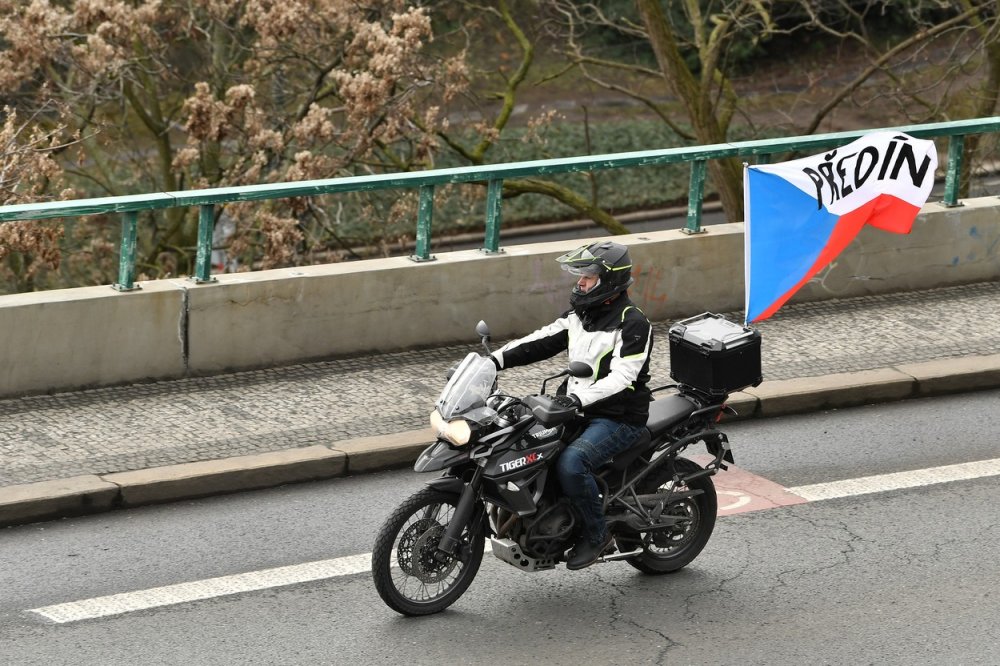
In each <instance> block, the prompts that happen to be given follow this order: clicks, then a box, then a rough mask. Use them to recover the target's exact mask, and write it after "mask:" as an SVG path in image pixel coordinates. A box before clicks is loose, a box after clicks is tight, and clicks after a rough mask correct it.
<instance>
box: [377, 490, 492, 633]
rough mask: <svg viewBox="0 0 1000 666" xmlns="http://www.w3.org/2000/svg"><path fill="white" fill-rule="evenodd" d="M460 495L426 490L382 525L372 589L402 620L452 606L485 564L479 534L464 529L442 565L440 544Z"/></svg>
mask: <svg viewBox="0 0 1000 666" xmlns="http://www.w3.org/2000/svg"><path fill="white" fill-rule="evenodd" d="M457 505H458V495H456V494H454V493H447V492H444V491H441V490H436V489H434V488H424V489H423V490H421V491H419V492H417V493H416V494H414V495H413V496H412V497H410V498H409V499H408V500H406V501H405V502H403V504H402V505H400V506H399V508H397V509H396V510H395V511H393V512H392V514H391V515H390V516H389V517H388V518H387V519H386V521H385V523H384V524H383V525H382V527H381V529H379V531H378V536H377V537H376V538H375V547H374V548H373V549H372V577H373V578H374V579H375V589H376V590H378V594H379V596H380V597H382V601H384V602H385V603H386V605H387V606H389V608H391V609H393V610H394V611H397V612H399V613H402V614H403V615H430V614H431V613H438V612H440V611H442V610H444V609H445V608H447V607H448V606H450V605H452V604H453V603H455V601H457V600H458V598H459V597H461V596H462V594H464V593H465V590H466V589H468V587H469V585H470V584H471V583H472V579H473V578H475V577H476V572H478V571H479V565H480V563H481V562H482V561H483V549H484V546H485V542H484V540H483V535H482V532H481V530H475V531H474V532H471V533H470V531H469V529H468V528H466V529H465V530H464V531H463V532H462V535H461V538H460V539H459V546H458V548H457V549H456V552H455V555H454V556H451V557H447V558H445V560H444V561H441V560H439V559H438V557H436V555H437V554H438V547H437V545H438V542H439V541H440V540H441V536H442V535H443V534H444V531H445V528H446V527H447V526H448V523H449V521H451V519H452V516H454V515H455V508H456V506H457Z"/></svg>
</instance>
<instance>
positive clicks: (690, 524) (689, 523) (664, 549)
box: [620, 458, 718, 575]
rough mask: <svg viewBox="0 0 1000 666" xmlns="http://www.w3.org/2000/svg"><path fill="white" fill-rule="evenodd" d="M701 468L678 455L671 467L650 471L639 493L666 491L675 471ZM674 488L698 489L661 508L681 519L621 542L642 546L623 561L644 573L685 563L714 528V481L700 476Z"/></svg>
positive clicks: (669, 570) (667, 570)
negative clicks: (639, 537)
mask: <svg viewBox="0 0 1000 666" xmlns="http://www.w3.org/2000/svg"><path fill="white" fill-rule="evenodd" d="M699 469H701V467H699V466H698V465H697V464H695V463H693V462H691V461H690V460H687V459H686V458H678V459H677V460H676V461H675V462H674V467H673V469H670V467H669V465H665V466H664V468H662V469H661V470H657V471H654V472H652V473H651V474H650V475H649V477H647V478H646V479H644V480H643V483H641V484H640V485H639V488H638V490H639V493H640V494H651V493H656V492H665V491H666V486H667V484H668V483H670V481H671V479H672V478H673V474H674V471H676V472H677V473H679V474H690V473H691V472H695V471H698V470H699ZM674 490H675V491H683V490H692V491H701V492H700V493H699V494H697V495H695V496H694V497H689V498H686V499H683V500H680V501H679V502H677V503H675V504H671V505H670V506H668V507H667V508H666V509H664V511H663V515H670V516H677V517H680V518H683V520H682V521H681V522H680V523H678V524H677V525H676V526H674V527H672V528H670V529H668V530H661V531H657V532H647V533H645V534H643V535H642V539H641V541H638V542H636V543H629V544H621V546H620V547H621V549H622V550H626V549H627V548H628V547H631V548H640V547H641V548H642V551H643V552H642V554H641V555H637V556H636V557H633V558H630V559H628V560H626V562H628V563H629V564H631V565H632V566H633V567H635V568H636V569H638V570H639V571H642V572H643V573H647V574H654V575H656V574H666V573H673V572H674V571H677V570H679V569H681V568H683V567H685V566H687V565H688V564H689V563H690V562H691V561H692V560H693V559H694V558H696V557H697V556H698V554H699V553H700V552H701V551H702V549H703V548H704V547H705V545H706V544H707V543H708V540H709V538H710V537H711V536H712V530H714V529H715V515H716V511H717V510H718V501H717V499H716V496H715V484H713V483H712V477H710V476H703V477H701V478H699V479H695V480H694V481H692V482H691V483H690V484H688V485H686V486H678V487H675V488H674Z"/></svg>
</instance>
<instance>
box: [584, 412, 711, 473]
mask: <svg viewBox="0 0 1000 666" xmlns="http://www.w3.org/2000/svg"><path fill="white" fill-rule="evenodd" d="M694 410H695V405H694V403H693V402H691V401H690V400H688V399H687V398H685V397H683V396H680V395H671V396H668V397H666V398H660V399H659V400H654V401H653V402H651V403H649V420H648V421H646V428H645V429H644V430H643V431H642V432H641V433H640V434H639V438H638V439H637V440H636V441H635V444H633V445H632V446H630V447H629V448H628V449H626V450H625V451H622V452H621V453H619V454H618V455H616V456H615V457H614V458H612V459H611V460H609V461H608V462H607V463H605V464H604V465H602V466H601V468H600V469H599V470H598V473H599V474H600V473H605V474H606V473H607V472H608V471H610V470H611V469H614V470H617V471H619V472H621V471H624V470H625V469H627V468H628V466H629V465H631V464H632V461H634V460H635V459H636V458H638V457H639V456H641V455H642V454H643V453H645V452H646V451H647V449H649V448H650V446H651V445H652V444H653V440H654V439H656V437H658V436H659V435H662V434H663V433H664V432H666V431H667V430H668V429H670V428H671V427H673V426H675V425H677V424H678V423H680V422H681V421H683V420H684V419H686V418H687V417H688V416H690V415H691V413H692V412H694Z"/></svg>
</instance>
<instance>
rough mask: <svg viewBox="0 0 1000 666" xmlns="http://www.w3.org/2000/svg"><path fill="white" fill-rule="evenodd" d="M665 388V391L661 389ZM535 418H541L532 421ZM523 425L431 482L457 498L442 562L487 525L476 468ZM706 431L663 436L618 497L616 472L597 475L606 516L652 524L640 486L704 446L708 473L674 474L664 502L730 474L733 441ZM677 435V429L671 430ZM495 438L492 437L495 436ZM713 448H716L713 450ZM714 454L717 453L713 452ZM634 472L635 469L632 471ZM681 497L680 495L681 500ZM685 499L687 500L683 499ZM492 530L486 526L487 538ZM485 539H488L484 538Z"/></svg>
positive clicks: (701, 412) (710, 409)
mask: <svg viewBox="0 0 1000 666" xmlns="http://www.w3.org/2000/svg"><path fill="white" fill-rule="evenodd" d="M662 388H667V387H662ZM723 409H725V401H724V400H722V401H713V404H710V405H708V406H707V407H702V408H700V409H697V410H695V411H694V412H692V413H691V414H690V415H688V416H687V417H686V418H685V419H684V420H683V421H681V423H680V424H678V426H681V425H690V424H692V422H694V423H697V420H696V419H698V418H702V419H704V420H707V419H708V415H709V414H717V413H719V412H720V411H722V410H723ZM532 418H536V420H537V417H532ZM521 425H522V424H520V423H518V424H515V426H513V427H510V428H509V433H508V435H509V436H508V437H502V438H498V439H496V440H495V441H493V442H490V443H489V447H490V450H489V452H488V453H484V454H478V455H476V456H475V457H474V458H473V457H472V455H471V453H472V452H471V451H470V458H469V459H467V460H465V461H464V464H461V465H456V466H453V467H452V468H449V469H448V470H447V471H446V472H445V474H444V475H442V476H441V477H439V478H437V479H435V480H433V481H430V482H429V483H428V485H429V486H431V487H434V488H439V489H442V490H447V491H449V492H455V493H456V494H458V495H459V500H458V505H457V506H456V509H455V514H454V515H453V516H452V519H451V521H450V522H449V523H448V526H447V528H445V533H444V534H443V535H442V536H441V540H440V542H439V544H438V549H439V556H440V558H447V557H452V556H454V555H455V550H456V549H457V548H458V546H459V545H460V543H461V534H462V532H463V531H464V530H465V529H466V527H469V528H470V530H471V528H472V527H473V526H474V525H476V524H478V523H479V522H482V521H484V520H485V517H486V510H485V504H484V502H483V501H482V500H483V476H484V474H485V465H484V464H482V463H478V462H477V461H478V460H482V461H484V462H485V460H487V459H489V458H490V456H492V455H493V453H494V451H495V450H496V448H497V447H498V446H499V445H501V444H506V443H509V442H511V441H512V440H514V439H515V438H518V437H521V436H523V433H524V432H525V430H526V429H527V428H526V427H523V428H522V427H518V426H521ZM702 425H703V426H704V427H702V428H700V429H699V430H698V431H697V432H695V433H692V434H689V435H685V436H683V437H681V438H679V439H674V438H672V437H671V431H668V432H667V433H665V434H664V435H661V436H660V440H661V441H660V442H659V443H658V444H656V445H655V446H653V447H651V448H650V449H649V450H651V451H652V453H651V456H652V457H651V460H650V462H649V463H647V464H645V465H643V467H642V469H640V470H639V471H638V472H636V473H635V474H634V475H633V476H632V477H631V478H627V475H628V468H626V469H624V470H621V473H622V474H623V475H626V476H624V477H623V479H622V486H621V488H620V489H619V490H618V491H617V492H616V493H615V494H614V495H610V496H609V493H608V488H609V486H608V483H607V477H608V476H610V475H611V474H612V473H614V472H615V471H617V470H615V469H614V468H613V467H612V468H609V469H608V470H606V471H605V472H603V473H601V474H598V475H595V478H596V479H598V483H599V484H600V485H603V486H604V497H605V500H604V512H605V514H607V510H608V508H609V507H610V506H612V505H615V506H621V507H623V508H624V509H625V510H626V511H629V512H631V513H634V514H635V515H637V516H638V517H639V518H641V519H642V520H643V521H645V522H647V523H652V519H651V517H650V516H649V514H648V512H646V511H645V509H644V508H643V505H642V501H641V499H640V495H639V494H638V493H637V492H636V490H635V487H636V485H637V484H638V483H639V482H640V481H642V480H643V479H644V478H646V477H647V476H648V475H649V474H650V473H651V472H652V471H653V470H655V469H658V468H659V467H661V466H662V465H663V464H665V463H666V461H668V460H675V459H676V458H677V455H678V454H679V453H680V452H681V451H683V450H684V449H686V448H687V447H688V446H690V445H692V444H694V443H696V442H698V441H702V440H704V441H705V443H706V446H707V447H708V449H709V452H710V453H713V454H714V455H715V459H714V460H712V461H711V462H709V463H708V464H707V465H706V466H705V467H704V468H702V469H700V470H698V471H697V472H691V473H690V474H684V475H678V474H676V473H675V474H674V478H673V479H672V481H671V483H670V486H669V490H668V494H667V497H666V498H664V499H665V500H667V501H669V499H670V498H671V497H672V496H673V491H674V488H676V487H678V486H682V485H685V484H687V483H688V482H690V481H694V480H695V479H699V478H701V477H703V476H711V475H714V474H715V473H716V472H718V471H719V470H720V469H722V470H725V469H727V467H726V465H725V463H724V462H723V461H728V462H732V454H731V452H730V449H729V440H728V438H727V437H726V435H725V433H723V432H721V431H720V430H718V429H716V428H715V427H714V424H712V423H707V424H706V423H703V424H702ZM673 430H676V427H675V428H674V429H673ZM496 434H497V433H492V435H496ZM713 443H714V446H713ZM713 449H714V450H713ZM467 464H473V465H474V467H475V469H474V471H473V475H472V478H471V479H469V480H468V481H464V480H462V478H461V477H460V476H458V475H456V474H454V473H453V471H452V470H454V469H455V468H456V467H463V468H464V467H465V466H466V465H467ZM630 467H631V465H630ZM626 494H628V495H629V496H630V498H631V499H632V500H633V501H634V505H633V504H630V503H628V502H626V501H625V500H624V499H622V498H623V497H624V496H625V495H626ZM680 496H681V494H678V498H679V497H680ZM685 496H686V495H685ZM477 506H479V507H481V510H480V511H479V512H478V513H479V514H481V515H477V516H476V517H475V519H473V514H474V513H475V509H476V507H477ZM488 529H489V528H488V527H485V525H484V532H485V531H487V530H488ZM484 536H485V535H484Z"/></svg>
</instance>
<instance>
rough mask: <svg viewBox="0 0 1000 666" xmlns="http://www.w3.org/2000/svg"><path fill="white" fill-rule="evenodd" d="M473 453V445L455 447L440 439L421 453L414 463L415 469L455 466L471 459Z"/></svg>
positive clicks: (430, 470)
mask: <svg viewBox="0 0 1000 666" xmlns="http://www.w3.org/2000/svg"><path fill="white" fill-rule="evenodd" d="M471 453H472V447H471V446H466V447H464V448H461V449H455V448H452V447H451V446H449V445H448V444H447V443H446V442H442V441H441V440H438V441H436V442H434V443H433V444H431V445H430V446H428V447H427V448H426V449H424V450H423V451H422V452H421V453H420V456H419V457H418V458H417V462H415V463H413V470H414V471H415V472H436V471H438V470H442V469H447V468H448V467H454V466H455V465H458V464H460V463H463V462H466V461H467V460H469V456H470V455H471Z"/></svg>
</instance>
